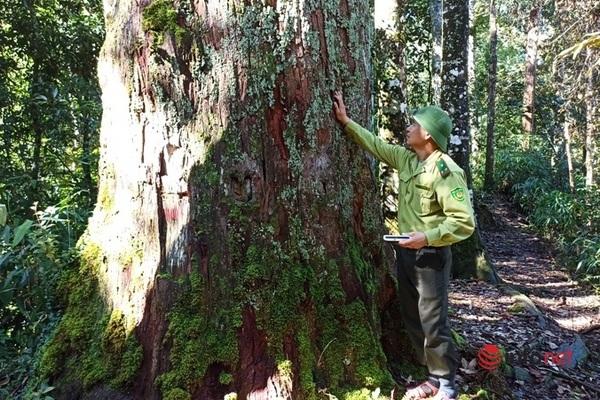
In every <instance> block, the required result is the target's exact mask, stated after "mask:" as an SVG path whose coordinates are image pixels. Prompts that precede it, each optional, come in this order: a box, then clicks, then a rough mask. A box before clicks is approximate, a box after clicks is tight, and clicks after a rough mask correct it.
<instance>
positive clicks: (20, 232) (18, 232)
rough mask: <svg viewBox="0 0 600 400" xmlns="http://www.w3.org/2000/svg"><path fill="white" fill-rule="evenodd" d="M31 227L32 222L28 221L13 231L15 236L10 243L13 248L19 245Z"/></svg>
mask: <svg viewBox="0 0 600 400" xmlns="http://www.w3.org/2000/svg"><path fill="white" fill-rule="evenodd" d="M31 225H33V221H32V220H30V219H28V220H26V221H25V222H23V223H22V224H21V225H19V226H18V227H17V228H16V229H15V236H14V237H13V241H12V246H13V247H15V246H16V245H18V244H19V243H21V240H23V238H24V237H25V235H27V233H28V232H29V229H31Z"/></svg>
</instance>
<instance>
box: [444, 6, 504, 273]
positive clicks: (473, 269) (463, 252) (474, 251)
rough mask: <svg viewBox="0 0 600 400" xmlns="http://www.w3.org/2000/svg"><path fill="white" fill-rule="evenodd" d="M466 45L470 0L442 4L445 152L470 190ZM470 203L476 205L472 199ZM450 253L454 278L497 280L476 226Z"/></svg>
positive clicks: (467, 40)
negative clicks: (448, 119) (447, 119)
mask: <svg viewBox="0 0 600 400" xmlns="http://www.w3.org/2000/svg"><path fill="white" fill-rule="evenodd" d="M468 42H469V0H446V1H444V63H443V69H442V108H444V109H445V110H446V111H448V113H449V114H450V117H451V119H452V121H453V123H454V127H453V130H452V133H451V135H450V144H449V146H448V153H449V155H450V156H451V157H452V158H453V159H454V161H456V163H457V164H458V165H459V166H460V167H461V168H462V169H463V170H464V171H465V174H466V177H467V184H468V186H469V187H470V188H472V184H473V182H472V177H471V168H470V166H469V154H470V144H471V143H470V141H471V135H470V130H469V96H468ZM471 192H472V191H471ZM472 200H473V202H472V203H473V204H474V205H475V206H476V202H475V199H474V198H472ZM452 251H453V254H454V257H453V260H454V262H453V266H452V270H453V275H454V276H462V277H472V276H477V277H479V278H480V279H484V280H489V281H491V282H497V281H499V278H498V276H497V275H496V272H495V270H494V267H493V266H492V265H491V263H490V261H489V259H488V257H487V255H486V253H485V249H484V247H483V243H482V241H481V236H480V233H479V228H478V227H477V228H476V229H475V232H474V233H473V235H472V236H471V237H470V238H469V239H467V240H465V241H463V242H460V243H458V244H456V245H454V246H453V247H452Z"/></svg>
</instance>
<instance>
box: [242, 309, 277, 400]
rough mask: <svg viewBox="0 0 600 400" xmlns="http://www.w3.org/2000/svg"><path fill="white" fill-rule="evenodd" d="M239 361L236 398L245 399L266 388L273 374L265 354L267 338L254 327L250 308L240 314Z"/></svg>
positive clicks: (271, 365) (253, 315)
mask: <svg viewBox="0 0 600 400" xmlns="http://www.w3.org/2000/svg"><path fill="white" fill-rule="evenodd" d="M238 341H239V349H240V361H239V369H238V372H237V374H236V375H237V376H236V377H235V381H236V382H239V385H240V386H239V388H238V391H237V393H238V396H239V398H241V399H245V398H247V397H248V395H249V394H250V393H252V392H260V391H261V390H262V389H264V388H266V386H267V380H268V379H269V377H270V376H271V375H273V373H274V372H275V363H274V361H273V360H272V359H271V358H270V357H269V356H268V354H267V337H266V334H265V332H263V331H260V330H259V329H258V327H257V326H256V314H255V312H254V309H253V308H252V307H250V306H248V307H246V308H245V309H244V311H243V312H242V327H241V329H240V332H239V335H238Z"/></svg>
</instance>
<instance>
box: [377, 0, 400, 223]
mask: <svg viewBox="0 0 600 400" xmlns="http://www.w3.org/2000/svg"><path fill="white" fill-rule="evenodd" d="M394 5H395V7H393V10H390V8H391V7H390V3H388V2H387V1H383V0H381V1H379V0H378V1H376V2H375V9H376V10H378V9H379V10H380V11H379V12H377V11H376V15H381V16H382V17H383V19H382V21H376V23H375V29H376V35H377V40H376V48H375V51H374V63H375V68H374V70H375V80H376V85H375V86H376V91H377V93H376V95H377V100H378V101H377V121H378V124H377V125H378V126H377V128H378V129H377V130H378V131H379V133H380V134H382V133H383V136H385V137H386V138H387V139H388V140H390V141H391V142H393V143H396V144H399V143H402V142H403V141H404V134H405V131H406V128H407V127H408V125H409V117H408V98H407V95H406V71H405V59H404V46H405V43H406V38H405V34H404V31H403V25H402V23H401V17H402V15H403V14H404V11H405V9H406V5H407V2H406V1H405V0H398V1H397V2H395V3H394ZM379 180H380V186H381V189H380V190H381V197H382V200H383V201H382V205H383V207H382V208H383V215H384V217H385V223H386V226H387V227H388V229H390V230H391V231H394V230H396V229H397V216H398V182H399V180H398V172H397V171H395V170H394V169H393V168H391V167H389V166H388V165H386V164H384V163H380V164H379Z"/></svg>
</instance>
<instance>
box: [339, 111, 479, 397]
mask: <svg viewBox="0 0 600 400" xmlns="http://www.w3.org/2000/svg"><path fill="white" fill-rule="evenodd" d="M344 132H346V133H347V134H348V135H349V136H350V137H351V138H352V139H353V140H354V141H355V142H356V143H358V144H359V145H360V146H361V147H363V148H364V149H366V150H367V151H369V152H370V153H371V154H372V155H374V156H375V157H376V158H377V159H379V160H380V161H382V162H384V163H386V164H388V165H389V166H391V167H392V168H394V169H396V170H397V171H398V174H399V178H400V183H399V187H398V229H399V231H400V232H401V233H402V232H404V233H408V232H423V233H425V236H426V237H427V243H428V246H426V247H424V248H422V249H419V250H412V249H406V248H399V247H397V246H395V251H396V268H397V273H398V296H399V300H400V304H401V311H402V318H403V321H404V325H405V327H406V332H407V334H408V337H409V339H410V341H411V342H412V344H413V347H414V349H415V353H416V358H417V360H418V361H419V362H420V363H421V364H423V365H426V366H427V368H428V370H429V375H430V379H431V380H433V381H435V382H438V384H439V387H440V390H444V391H445V392H447V393H449V394H450V395H451V396H455V395H456V393H457V391H456V387H455V384H454V379H455V374H456V369H457V367H458V362H459V357H458V353H457V351H456V347H455V346H454V342H453V340H452V335H451V333H450V327H449V323H448V282H449V279H450V268H451V265H452V253H451V251H450V248H449V245H451V244H453V243H456V242H459V241H461V240H464V239H466V238H468V237H469V236H470V235H471V234H472V233H473V231H474V229H475V223H474V216H473V209H472V206H471V199H470V196H469V192H468V190H467V185H466V182H465V174H464V171H463V170H462V169H461V168H460V167H459V166H458V165H456V163H455V162H454V161H453V160H452V159H451V158H450V157H449V156H448V155H446V154H444V153H442V152H441V151H440V150H436V151H434V152H433V153H432V154H430V155H429V157H428V158H427V159H426V160H424V161H419V159H418V158H417V155H416V154H415V153H414V152H412V151H410V150H407V149H405V148H404V147H403V146H399V145H393V144H390V143H387V142H386V141H384V140H382V139H381V138H379V137H377V136H375V135H373V134H371V133H370V132H369V131H367V130H366V129H364V128H363V127H361V126H360V125H359V124H357V123H356V122H354V121H350V122H348V123H347V124H346V125H345V126H344Z"/></svg>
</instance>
